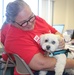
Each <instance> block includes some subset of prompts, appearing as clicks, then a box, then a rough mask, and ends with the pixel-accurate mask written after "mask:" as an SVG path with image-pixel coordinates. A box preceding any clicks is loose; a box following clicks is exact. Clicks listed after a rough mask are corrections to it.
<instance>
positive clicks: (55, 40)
mask: <svg viewBox="0 0 74 75" xmlns="http://www.w3.org/2000/svg"><path fill="white" fill-rule="evenodd" d="M40 45H41V47H42V49H43V50H45V51H47V52H50V53H51V52H54V51H55V50H57V48H58V46H59V36H57V35H54V34H43V35H41V36H40Z"/></svg>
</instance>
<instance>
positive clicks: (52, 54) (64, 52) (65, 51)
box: [50, 49, 71, 56]
mask: <svg viewBox="0 0 74 75" xmlns="http://www.w3.org/2000/svg"><path fill="white" fill-rule="evenodd" d="M68 52H71V51H70V50H69V49H62V50H59V51H55V52H53V53H51V54H50V56H55V55H58V54H65V55H66V56H68Z"/></svg>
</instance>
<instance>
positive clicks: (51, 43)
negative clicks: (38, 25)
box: [39, 34, 74, 75]
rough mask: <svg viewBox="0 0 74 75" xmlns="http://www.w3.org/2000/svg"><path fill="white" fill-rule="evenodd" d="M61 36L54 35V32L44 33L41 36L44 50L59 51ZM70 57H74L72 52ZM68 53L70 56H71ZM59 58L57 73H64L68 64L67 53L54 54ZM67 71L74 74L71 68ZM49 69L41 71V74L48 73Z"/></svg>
mask: <svg viewBox="0 0 74 75" xmlns="http://www.w3.org/2000/svg"><path fill="white" fill-rule="evenodd" d="M59 38H60V36H57V35H54V34H43V35H41V36H40V45H41V47H42V49H43V50H45V51H46V52H48V53H53V52H54V51H58V50H60V49H58V46H59ZM69 55H70V58H74V57H73V56H72V55H71V54H70V53H69ZM69 55H68V56H69ZM53 57H55V58H56V59H57V63H56V65H55V75H63V72H64V68H65V65H66V55H65V54H58V55H55V56H53ZM67 72H68V73H69V74H70V75H74V70H72V69H69V71H68V70H67ZM46 74H47V71H40V72H39V75H46Z"/></svg>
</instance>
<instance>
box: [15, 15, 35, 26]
mask: <svg viewBox="0 0 74 75" xmlns="http://www.w3.org/2000/svg"><path fill="white" fill-rule="evenodd" d="M34 17H35V18H36V16H35V15H33V16H32V17H30V18H29V19H28V20H24V22H23V23H22V24H19V23H18V22H16V21H14V22H15V23H16V24H18V25H20V26H23V24H25V23H27V24H26V25H28V22H31V19H32V18H34ZM26 25H25V26H26Z"/></svg>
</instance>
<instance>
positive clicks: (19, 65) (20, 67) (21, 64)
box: [13, 54, 34, 75]
mask: <svg viewBox="0 0 74 75" xmlns="http://www.w3.org/2000/svg"><path fill="white" fill-rule="evenodd" d="M13 56H14V58H15V62H16V70H17V72H18V73H19V74H23V75H25V74H30V75H34V74H33V72H32V71H31V69H30V68H29V66H28V65H27V64H26V63H25V61H24V60H23V59H22V58H21V57H19V56H18V55H17V54H13Z"/></svg>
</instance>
